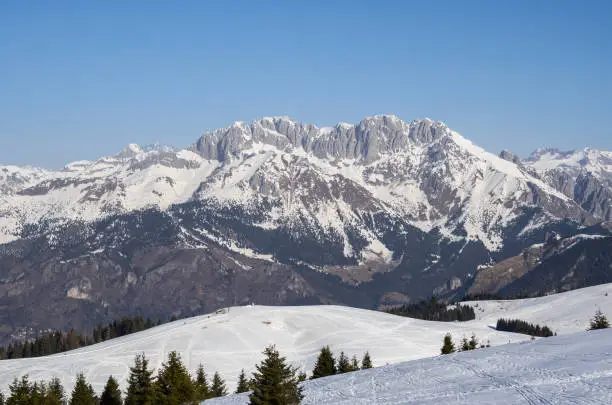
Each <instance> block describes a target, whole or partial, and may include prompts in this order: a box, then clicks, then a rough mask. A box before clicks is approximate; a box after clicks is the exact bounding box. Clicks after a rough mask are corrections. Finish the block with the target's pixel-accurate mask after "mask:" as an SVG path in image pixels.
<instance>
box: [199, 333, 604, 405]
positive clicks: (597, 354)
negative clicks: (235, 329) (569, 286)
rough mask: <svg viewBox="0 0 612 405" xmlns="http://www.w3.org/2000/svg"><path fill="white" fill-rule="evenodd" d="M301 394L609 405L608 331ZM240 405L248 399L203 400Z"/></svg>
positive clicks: (322, 403)
mask: <svg viewBox="0 0 612 405" xmlns="http://www.w3.org/2000/svg"><path fill="white" fill-rule="evenodd" d="M304 394H305V398H304V401H303V402H302V404H303V405H332V404H333V405H362V404H363V405H411V404H412V405H416V404H419V405H428V404H431V405H434V404H435V405H441V404H449V405H450V404H453V405H455V404H470V405H471V404H497V405H511V404H512V405H515V404H528V405H529V404H531V405H536V404H544V405H545V404H557V405H561V404H567V405H570V404H571V405H575V404H589V405H596V404H602V405H603V404H611V403H612V329H607V330H599V331H591V332H581V333H576V334H572V335H567V336H559V337H551V338H546V339H541V340H537V341H534V342H529V341H527V342H521V343H517V344H509V345H504V346H498V347H492V348H486V349H479V350H474V351H470V352H463V353H456V354H452V355H445V356H438V357H435V358H431V359H422V360H416V361H410V362H405V363H400V364H395V365H389V366H385V367H379V368H374V369H370V370H364V371H358V372H354V373H348V374H343V375H336V376H332V377H326V378H320V379H317V380H313V381H307V382H305V383H304ZM248 403H249V400H248V394H241V395H233V396H229V397H224V398H219V399H212V400H208V401H204V404H205V405H246V404H248Z"/></svg>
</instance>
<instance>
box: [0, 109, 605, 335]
mask: <svg viewBox="0 0 612 405" xmlns="http://www.w3.org/2000/svg"><path fill="white" fill-rule="evenodd" d="M0 189H3V190H5V191H4V192H3V193H2V197H0V307H2V308H7V311H4V312H5V313H4V314H0V324H3V325H11V326H10V328H9V330H8V332H7V334H9V335H10V333H12V331H13V330H15V329H18V328H20V327H23V326H24V325H28V326H33V327H37V328H39V327H40V328H60V329H65V328H67V327H70V326H72V325H69V324H68V319H66V317H65V316H64V315H65V314H66V313H71V314H72V315H71V317H72V319H76V320H78V323H79V324H78V325H76V326H77V327H78V328H82V327H89V326H90V325H89V324H88V322H89V323H96V322H100V321H104V320H107V319H108V317H113V318H116V317H121V316H124V315H137V314H142V315H147V316H150V317H153V318H164V317H167V316H169V315H170V314H175V315H177V316H178V315H183V316H185V315H191V314H197V313H203V312H206V311H210V310H214V309H216V306H217V305H219V304H221V303H222V304H223V305H225V306H230V305H240V304H243V303H244V302H249V301H250V300H253V299H255V300H257V301H258V302H261V303H266V304H271V305H279V304H296V303H335V304H345V305H353V306H360V307H366V308H375V307H378V306H380V305H393V304H397V303H403V302H406V301H409V300H413V299H418V298H426V297H427V296H430V295H441V296H444V297H447V298H448V297H453V296H457V295H458V294H461V293H462V292H463V291H465V290H466V288H467V287H469V285H470V284H471V283H472V282H473V279H474V277H475V273H476V270H477V269H478V268H479V266H484V265H491V264H494V263H496V262H499V261H501V260H504V259H506V258H508V257H511V256H514V255H518V254H520V253H521V251H522V250H523V249H525V248H527V247H529V246H531V245H533V244H534V243H540V242H542V241H543V240H544V238H545V235H546V234H547V233H548V232H553V231H554V232H557V233H560V234H562V235H563V236H567V237H571V236H572V235H576V234H579V233H581V230H583V229H584V228H585V227H586V226H589V225H591V224H594V223H597V222H598V221H599V220H600V218H598V216H599V211H598V210H596V209H590V208H589V207H595V208H596V207H599V206H601V204H600V203H599V201H597V202H594V201H593V200H592V199H590V197H588V195H590V194H588V193H586V192H585V193H583V194H582V195H583V196H584V198H582V199H578V198H576V195H578V194H575V193H574V191H575V188H572V193H568V192H567V190H566V189H563V188H561V187H558V184H557V183H554V182H552V181H550V180H549V179H548V177H546V176H543V175H540V174H538V173H537V172H535V171H534V170H531V169H530V168H528V167H527V166H526V165H525V164H524V163H522V162H521V163H520V164H517V163H516V162H513V161H508V160H505V159H504V158H501V157H498V156H496V155H493V154H491V153H489V152H487V151H485V150H484V149H482V148H480V147H478V146H476V145H474V144H473V143H472V142H470V141H469V140H467V139H466V138H464V137H462V136H461V135H459V134H458V133H456V132H454V131H452V130H451V129H450V128H448V127H447V126H446V125H445V124H443V123H439V122H434V121H432V120H429V119H428V120H416V121H412V122H409V123H407V122H404V121H402V120H400V119H399V118H397V117H395V116H385V115H382V116H374V117H369V118H366V119H364V120H362V121H361V122H360V123H357V124H355V125H350V124H346V123H344V124H342V123H341V124H338V125H336V126H335V127H323V128H318V127H316V126H313V125H310V124H303V123H297V122H295V121H293V120H290V119H288V118H287V117H276V118H273V117H271V118H266V119H261V120H257V121H254V122H253V123H250V124H246V123H240V122H236V123H234V124H232V125H230V126H229V127H226V128H222V129H218V130H215V131H210V132H208V133H207V134H205V135H204V136H203V137H201V138H199V139H198V140H197V141H195V142H194V143H193V144H192V145H191V146H190V147H189V148H188V149H175V148H170V147H164V146H160V145H157V146H153V147H140V146H137V145H128V147H127V148H126V149H124V150H123V151H120V152H119V153H118V154H116V155H114V156H107V157H102V158H99V159H97V160H95V161H91V162H88V161H80V162H73V163H72V164H68V165H67V166H66V168H65V169H64V170H60V171H44V170H41V169H32V168H30V169H27V170H26V169H24V170H21V171H20V170H18V168H15V167H9V166H6V167H0ZM586 190H590V188H587V189H586ZM568 194H570V195H568ZM588 279H589V278H588V275H587V277H585V278H581V279H580V283H583V282H584V280H588ZM580 283H579V284H578V286H581V285H582V284H580ZM270 287H271V288H272V290H270ZM152 291H162V292H163V293H162V295H163V294H167V295H163V298H165V299H154V300H152V295H151V292H152ZM179 292H180V293H179ZM155 297H157V296H156V295H155ZM37 300H43V301H44V302H45V305H44V306H43V304H42V303H41V304H40V305H39V304H36V305H33V306H30V307H29V306H28V303H31V302H37ZM128 302H130V303H132V304H131V305H127V303H128ZM37 311H38V312H37ZM53 319H58V320H57V321H52V320H53ZM54 322H55V323H54ZM0 339H2V336H0Z"/></svg>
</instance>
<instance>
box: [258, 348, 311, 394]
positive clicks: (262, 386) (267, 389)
mask: <svg viewBox="0 0 612 405" xmlns="http://www.w3.org/2000/svg"><path fill="white" fill-rule="evenodd" d="M263 353H264V355H265V358H264V360H263V361H262V362H261V363H260V364H259V365H257V366H256V368H257V371H256V372H255V373H253V379H254V387H253V392H252V393H251V395H249V400H250V402H249V405H299V404H300V402H301V401H302V399H304V394H303V393H302V388H301V387H300V386H299V385H298V378H297V375H296V374H297V369H296V368H294V367H291V366H289V365H288V364H287V363H286V359H285V358H284V357H281V356H280V354H279V353H278V350H276V348H275V347H274V346H268V347H267V348H266V349H265V350H264V352H263Z"/></svg>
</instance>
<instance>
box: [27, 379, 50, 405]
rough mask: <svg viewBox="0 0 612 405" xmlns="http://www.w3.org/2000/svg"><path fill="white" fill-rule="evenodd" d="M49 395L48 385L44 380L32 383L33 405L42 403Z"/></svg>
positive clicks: (31, 399)
mask: <svg viewBox="0 0 612 405" xmlns="http://www.w3.org/2000/svg"><path fill="white" fill-rule="evenodd" d="M46 395H47V385H46V384H45V383H44V382H43V381H36V382H34V384H32V393H31V395H30V401H31V403H32V404H33V405H39V404H42V403H43V402H44V400H45V396H46Z"/></svg>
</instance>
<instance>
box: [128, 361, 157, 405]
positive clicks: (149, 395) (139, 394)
mask: <svg viewBox="0 0 612 405" xmlns="http://www.w3.org/2000/svg"><path fill="white" fill-rule="evenodd" d="M148 367H149V361H148V360H147V359H146V357H145V355H144V354H138V355H136V358H135V360H134V366H133V367H130V376H129V377H128V389H127V393H126V395H125V405H151V404H152V403H153V401H154V389H153V377H152V375H153V371H152V370H149V369H148Z"/></svg>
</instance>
